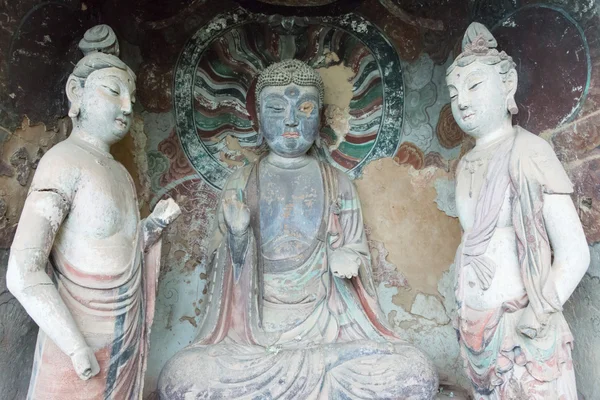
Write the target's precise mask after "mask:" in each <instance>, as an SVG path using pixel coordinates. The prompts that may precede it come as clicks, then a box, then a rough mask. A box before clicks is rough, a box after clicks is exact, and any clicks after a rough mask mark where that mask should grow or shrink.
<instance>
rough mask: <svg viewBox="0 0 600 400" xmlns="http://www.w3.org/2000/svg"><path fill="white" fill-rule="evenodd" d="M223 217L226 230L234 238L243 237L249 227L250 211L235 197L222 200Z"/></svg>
mask: <svg viewBox="0 0 600 400" xmlns="http://www.w3.org/2000/svg"><path fill="white" fill-rule="evenodd" d="M223 217H224V219H225V225H227V229H228V230H229V232H231V234H233V235H234V236H243V235H244V234H245V233H246V232H247V231H248V226H249V225H250V209H249V208H248V206H246V204H244V203H243V202H241V201H240V200H238V199H236V198H235V197H230V198H225V199H224V200H223Z"/></svg>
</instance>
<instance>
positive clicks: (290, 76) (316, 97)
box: [256, 60, 324, 158]
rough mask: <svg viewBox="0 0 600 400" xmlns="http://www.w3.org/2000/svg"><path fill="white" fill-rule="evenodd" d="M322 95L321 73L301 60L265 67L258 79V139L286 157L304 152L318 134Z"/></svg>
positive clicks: (296, 155)
mask: <svg viewBox="0 0 600 400" xmlns="http://www.w3.org/2000/svg"><path fill="white" fill-rule="evenodd" d="M323 98H324V85H323V80H322V79H321V76H320V75H319V74H318V72H317V71H315V70H314V69H313V68H312V67H310V66H309V65H307V64H305V63H303V62H302V61H299V60H286V61H282V62H279V63H276V64H273V65H271V66H269V67H268V68H266V69H265V70H264V71H263V72H262V73H261V74H260V76H259V77H258V81H257V83H256V99H257V112H258V119H259V130H260V131H259V143H261V142H262V139H263V138H264V140H266V142H267V144H268V145H269V148H270V149H271V151H273V152H274V153H276V154H278V155H280V156H283V157H290V158H291V157H298V156H300V155H302V154H305V153H306V152H307V151H308V150H309V149H310V147H311V146H312V145H313V143H314V142H315V141H316V140H317V138H318V135H319V123H320V114H321V107H322V106H323Z"/></svg>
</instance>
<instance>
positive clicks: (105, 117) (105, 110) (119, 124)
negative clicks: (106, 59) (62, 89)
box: [68, 67, 135, 144]
mask: <svg viewBox="0 0 600 400" xmlns="http://www.w3.org/2000/svg"><path fill="white" fill-rule="evenodd" d="M68 88H69V86H68ZM68 90H69V89H68ZM73 101H75V102H78V106H79V116H78V118H77V124H78V126H79V128H81V129H82V130H84V131H85V132H87V133H89V134H91V135H93V136H95V137H97V138H98V139H100V140H102V141H104V142H105V143H108V144H112V143H115V142H118V141H119V140H121V139H122V138H123V137H124V136H125V135H126V134H127V132H128V131H129V127H130V126H131V119H132V105H133V102H134V101H135V83H134V82H133V80H132V77H131V76H130V75H129V74H128V73H127V71H124V70H122V69H119V68H114V67H112V68H103V69H100V70H97V71H94V72H92V73H91V74H90V75H89V76H88V78H87V79H86V80H85V86H84V87H83V88H80V89H79V90H78V93H77V95H76V96H75V98H74V99H73V100H72V102H73Z"/></svg>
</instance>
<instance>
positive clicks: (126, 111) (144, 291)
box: [7, 52, 180, 400]
mask: <svg viewBox="0 0 600 400" xmlns="http://www.w3.org/2000/svg"><path fill="white" fill-rule="evenodd" d="M66 91H67V96H68V98H69V100H70V102H71V108H70V110H69V116H70V117H71V118H72V119H73V131H72V133H71V135H70V136H69V138H68V139H66V140H65V141H63V142H61V143H59V144H57V145H56V146H54V147H53V148H52V149H51V150H50V151H49V152H48V153H47V154H46V155H44V157H43V158H42V159H41V161H40V163H39V166H38V167H37V171H36V173H35V176H34V178H33V182H32V184H31V188H30V190H29V194H28V196H27V200H26V201H25V206H24V209H23V213H22V215H21V219H20V221H19V225H18V229H17V232H16V235H15V239H14V242H13V244H12V247H11V252H10V259H9V264H8V273H7V284H8V288H9V289H10V291H11V292H12V293H13V294H14V296H15V297H16V298H17V299H18V300H19V301H20V302H21V304H22V305H23V306H24V307H25V310H26V311H27V312H28V313H29V315H30V316H31V317H32V318H33V320H34V321H35V322H36V323H37V324H38V325H39V327H40V330H39V335H38V340H37V345H36V351H35V358H34V364H33V371H32V375H31V382H30V386H29V394H28V399H39V400H67V399H68V400H78V399H80V400H99V399H119V400H120V399H138V398H140V399H141V391H142V383H143V373H144V370H145V360H146V357H147V346H148V340H149V337H148V334H149V329H150V324H151V323H152V316H153V313H154V298H155V294H156V292H155V287H156V278H157V275H158V268H159V263H160V235H161V232H162V230H163V229H164V228H165V227H166V226H168V225H169V224H170V223H171V222H172V221H173V220H174V219H175V218H177V216H178V215H179V213H180V211H179V207H178V206H177V205H176V204H175V202H174V201H173V200H171V199H169V200H166V201H165V200H162V201H160V202H159V203H158V204H157V206H156V208H155V209H154V211H153V213H152V214H151V215H150V216H149V217H148V218H146V219H145V220H143V221H140V215H139V210H138V202H137V197H136V192H135V186H134V183H133V180H132V179H131V176H130V175H129V173H128V172H127V170H126V169H125V168H124V167H123V165H121V164H120V163H119V162H117V161H115V160H114V159H113V157H112V155H111V154H110V152H109V150H110V146H111V145H112V144H114V143H116V142H118V141H119V140H121V139H122V138H123V137H124V136H125V134H126V133H127V132H128V130H129V127H130V124H131V119H132V103H133V101H134V97H135V75H134V74H133V72H132V71H131V70H130V69H129V68H128V67H127V66H126V65H125V64H124V63H123V62H122V61H121V60H120V59H119V58H117V57H115V56H114V55H110V54H104V53H101V52H91V53H89V54H88V55H87V56H85V57H84V58H83V59H82V60H81V61H79V62H78V63H77V65H76V66H75V69H74V70H73V73H72V74H71V75H70V77H69V79H68V82H67V86H66Z"/></svg>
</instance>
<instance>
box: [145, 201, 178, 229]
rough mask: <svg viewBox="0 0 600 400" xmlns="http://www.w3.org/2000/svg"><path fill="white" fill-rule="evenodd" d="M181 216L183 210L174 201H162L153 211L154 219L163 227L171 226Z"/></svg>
mask: <svg viewBox="0 0 600 400" xmlns="http://www.w3.org/2000/svg"><path fill="white" fill-rule="evenodd" d="M180 215H181V209H180V208H179V206H178V205H177V203H175V200H173V199H166V200H164V199H163V200H161V201H159V202H158V203H157V204H156V207H154V211H152V218H153V219H154V220H155V221H156V222H157V223H158V224H159V225H160V226H162V227H166V226H169V225H170V224H171V222H173V221H175V220H176V219H177V217H179V216H180Z"/></svg>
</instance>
